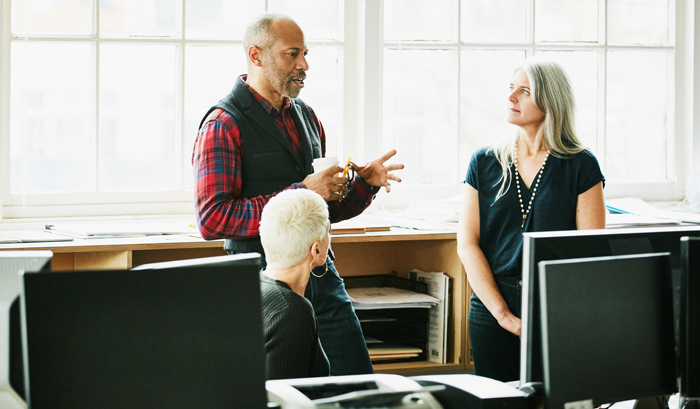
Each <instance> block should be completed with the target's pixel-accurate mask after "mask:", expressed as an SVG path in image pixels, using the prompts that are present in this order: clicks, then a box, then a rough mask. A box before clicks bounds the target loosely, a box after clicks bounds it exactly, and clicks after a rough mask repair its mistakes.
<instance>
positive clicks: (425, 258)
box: [0, 229, 473, 374]
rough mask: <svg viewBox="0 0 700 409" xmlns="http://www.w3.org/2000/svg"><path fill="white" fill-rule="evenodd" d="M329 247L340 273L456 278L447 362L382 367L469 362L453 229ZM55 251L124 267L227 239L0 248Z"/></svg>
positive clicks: (79, 264)
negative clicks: (428, 273)
mask: <svg viewBox="0 0 700 409" xmlns="http://www.w3.org/2000/svg"><path fill="white" fill-rule="evenodd" d="M331 247H332V248H333V251H334V253H335V256H336V261H335V265H336V267H337V269H338V272H339V273H340V275H341V276H345V277H349V276H357V275H369V274H389V273H391V272H392V271H397V272H398V273H399V276H401V277H404V278H408V272H409V271H410V270H411V269H414V268H418V269H420V270H423V271H442V272H444V273H445V274H448V275H449V276H450V277H451V278H452V297H451V306H450V307H451V315H450V322H449V327H448V351H447V362H448V363H446V364H437V363H434V362H427V361H425V362H404V363H391V364H376V365H375V371H376V372H379V373H398V374H410V373H419V372H420V373H424V372H443V371H454V370H461V369H465V368H471V367H472V366H473V365H472V364H471V360H470V359H469V354H468V351H469V347H468V339H467V336H466V334H467V307H468V305H469V304H468V299H469V296H470V295H471V292H470V289H469V286H468V284H467V280H466V275H465V273H464V268H463V266H462V263H461V262H460V260H459V257H458V256H457V239H456V233H454V232H453V231H439V232H432V231H431V232H430V233H426V232H417V231H407V230H404V229H393V230H392V231H389V232H370V233H364V234H351V235H333V236H332V238H331ZM20 249H24V250H38V249H47V250H51V251H53V252H54V258H53V262H52V267H53V269H54V270H56V271H61V270H64V271H65V270H76V269H122V268H124V269H125V268H132V267H136V266H138V265H141V264H146V263H155V262H160V261H169V260H183V259H188V258H198V257H211V256H219V255H224V254H226V253H225V252H224V250H223V241H222V240H214V241H204V240H202V239H200V238H196V237H188V236H152V237H135V238H120V239H86V240H80V239H76V240H74V241H72V242H60V243H36V244H5V245H0V250H20Z"/></svg>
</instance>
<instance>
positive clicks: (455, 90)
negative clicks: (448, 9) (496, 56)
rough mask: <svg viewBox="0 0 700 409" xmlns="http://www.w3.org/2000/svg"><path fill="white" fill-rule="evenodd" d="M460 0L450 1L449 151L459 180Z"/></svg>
mask: <svg viewBox="0 0 700 409" xmlns="http://www.w3.org/2000/svg"><path fill="white" fill-rule="evenodd" d="M461 15H462V14H461V2H460V1H459V0H455V1H454V2H453V3H452V16H453V17H452V24H453V27H452V35H453V38H454V43H455V46H454V47H453V51H452V61H453V63H452V67H453V68H452V78H453V81H454V87H452V96H451V100H452V115H451V117H452V123H453V125H452V144H451V145H452V146H451V149H450V151H451V153H450V165H451V170H450V174H451V175H453V177H455V178H456V179H455V180H459V152H460V143H459V139H460V129H461V120H460V115H459V112H460V106H461V98H460V94H461V91H462V81H461V78H462V76H461V75H460V73H461V72H462V58H461V57H462V48H461V38H462V32H461V29H462V27H461V26H462V24H461V23H460V18H461Z"/></svg>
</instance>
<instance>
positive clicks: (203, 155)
mask: <svg viewBox="0 0 700 409" xmlns="http://www.w3.org/2000/svg"><path fill="white" fill-rule="evenodd" d="M245 79H246V77H245V76H244V77H242V79H241V80H242V81H244V83H245ZM246 87H247V88H248V90H250V92H251V93H252V94H253V96H254V97H255V99H256V100H257V101H258V102H259V103H260V105H262V107H263V108H264V109H265V111H267V113H268V114H270V116H271V117H272V119H273V120H274V121H275V123H276V124H277V127H278V128H279V129H280V130H281V131H282V133H283V134H284V135H285V136H287V137H288V138H289V139H290V142H291V143H292V146H293V147H294V149H295V151H296V152H297V154H298V155H300V158H302V162H303V161H304V160H306V161H310V160H313V159H312V158H304V157H303V149H302V147H301V142H300V141H301V138H300V135H299V131H298V130H297V128H296V124H295V123H294V119H293V118H292V117H291V115H290V114H289V108H290V107H291V102H290V100H289V99H288V98H285V99H284V103H283V106H282V111H279V110H278V109H277V108H275V107H274V106H272V105H271V104H270V103H269V102H267V101H266V100H265V99H264V98H263V97H262V96H261V95H260V94H258V93H257V92H255V90H254V89H253V88H251V87H249V86H248V84H246ZM309 111H311V116H312V118H313V121H314V123H315V124H316V127H317V128H318V130H319V135H320V138H321V151H322V155H323V156H325V154H326V134H325V132H324V130H323V126H322V125H321V122H320V121H319V120H318V118H317V117H316V114H315V113H314V111H313V110H312V109H311V107H309ZM244 148H245V147H244V146H243V141H242V139H241V135H240V131H239V128H238V127H237V126H236V123H235V122H234V120H233V118H232V117H231V115H229V114H228V113H227V112H226V111H224V110H222V109H216V110H214V111H212V113H211V114H209V116H208V117H207V120H206V121H205V122H204V124H203V125H202V128H201V129H200V130H199V133H198V134H197V138H196V140H195V143H194V150H193V153H192V167H193V170H194V194H195V214H196V217H197V225H198V226H199V231H200V233H201V234H202V237H203V238H204V239H205V240H215V239H244V238H253V237H258V236H259V235H260V234H259V231H258V228H259V226H260V216H261V215H262V210H263V207H264V206H265V204H267V202H268V201H269V200H270V198H272V197H273V196H275V195H276V194H277V193H279V192H271V193H270V194H267V195H261V196H257V197H250V198H248V197H245V198H244V197H241V195H240V193H241V186H242V176H241V167H242V166H243V161H242V154H243V149H244ZM305 188H306V186H305V185H304V184H303V183H301V182H299V183H294V184H292V185H291V186H288V187H286V188H285V189H283V190H288V189H305ZM378 190H379V188H378V187H374V186H370V185H368V184H367V183H365V182H364V181H363V180H362V178H360V177H359V176H355V179H354V180H353V187H352V189H351V191H350V193H349V194H348V196H347V198H345V199H343V201H342V202H339V201H332V202H329V203H328V211H329V214H330V219H331V222H337V221H341V220H346V219H350V218H352V217H354V216H357V215H358V214H360V213H362V211H363V210H364V209H366V208H367V207H368V206H369V205H370V204H371V203H372V199H373V198H374V195H375V194H376V193H377V192H378Z"/></svg>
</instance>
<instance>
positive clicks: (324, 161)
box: [311, 156, 340, 173]
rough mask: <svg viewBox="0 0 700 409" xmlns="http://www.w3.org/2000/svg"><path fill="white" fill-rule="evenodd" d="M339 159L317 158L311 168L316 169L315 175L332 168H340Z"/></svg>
mask: <svg viewBox="0 0 700 409" xmlns="http://www.w3.org/2000/svg"><path fill="white" fill-rule="evenodd" d="M339 164H340V162H338V158H336V157H332V156H331V157H326V158H316V159H314V161H313V162H312V164H311V166H313V168H314V173H318V172H322V171H324V170H326V169H328V168H330V167H331V166H338V165H339Z"/></svg>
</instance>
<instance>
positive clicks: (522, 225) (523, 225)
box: [520, 214, 527, 229]
mask: <svg viewBox="0 0 700 409" xmlns="http://www.w3.org/2000/svg"><path fill="white" fill-rule="evenodd" d="M526 219H527V215H526V214H524V215H523V224H521V225H520V228H521V229H522V228H523V227H525V220H526Z"/></svg>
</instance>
